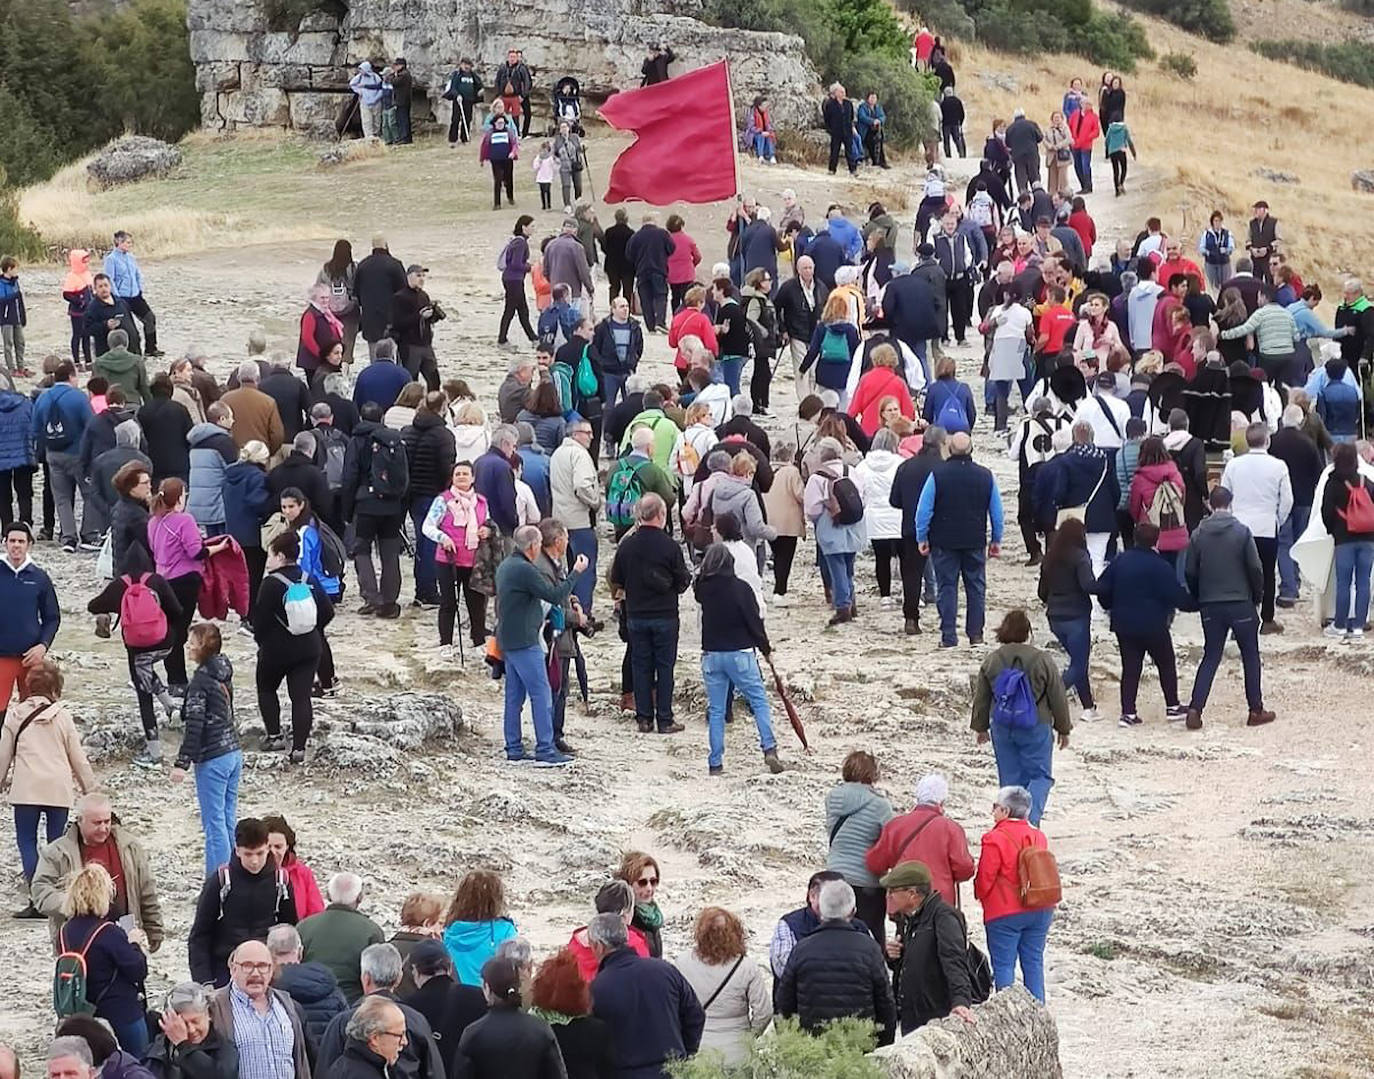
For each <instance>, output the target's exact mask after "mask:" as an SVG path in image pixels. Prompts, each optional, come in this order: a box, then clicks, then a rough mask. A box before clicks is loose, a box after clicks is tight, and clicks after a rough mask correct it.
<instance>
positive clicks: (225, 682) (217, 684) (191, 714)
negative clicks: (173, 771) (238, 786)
mask: <svg viewBox="0 0 1374 1079" xmlns="http://www.w3.org/2000/svg"><path fill="white" fill-rule="evenodd" d="M182 718H183V719H184V720H185V723H186V733H185V735H184V736H183V737H182V740H181V749H180V750H178V751H177V763H176V766H177V767H178V768H189V767H190V766H191V765H193V764H204V763H205V762H206V761H209V760H214V759H215V758H216V757H223V756H224V755H225V754H228V753H233V752H234V751H235V750H236V749H238V748H239V735H238V730H237V729H236V728H235V725H234V665H233V664H232V663H230V662H229V657H228V656H225V655H217V656H211V657H210V658H209V659H207V660H206V661H205V662H204V663H202V664H201V665H200V666H199V667H198V668H196V673H195V674H193V675H192V676H191V682H190V684H189V685H188V686H187V687H186V697H185V700H184V703H183V704H182Z"/></svg>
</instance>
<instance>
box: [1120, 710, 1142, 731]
mask: <svg viewBox="0 0 1374 1079" xmlns="http://www.w3.org/2000/svg"><path fill="white" fill-rule="evenodd" d="M1142 722H1144V721H1143V720H1142V719H1141V718H1140V717H1139V716H1138V715H1136V714H1135V713H1134V712H1130V713H1127V714H1125V715H1123V716H1122V717H1121V718H1120V719H1119V720H1117V725H1118V726H1121V727H1139V726H1140V724H1141V723H1142Z"/></svg>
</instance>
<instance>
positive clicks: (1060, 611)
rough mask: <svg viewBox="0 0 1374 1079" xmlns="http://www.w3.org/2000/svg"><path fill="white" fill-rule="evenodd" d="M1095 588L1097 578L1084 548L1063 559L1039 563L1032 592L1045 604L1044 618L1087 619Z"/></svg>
mask: <svg viewBox="0 0 1374 1079" xmlns="http://www.w3.org/2000/svg"><path fill="white" fill-rule="evenodd" d="M1096 591H1097V579H1096V578H1095V577H1093V564H1092V559H1091V558H1090V557H1089V556H1088V551H1087V548H1086V547H1085V548H1081V549H1079V550H1077V551H1074V552H1072V556H1071V557H1070V558H1069V560H1068V561H1067V562H1060V563H1058V564H1054V565H1051V564H1050V563H1049V562H1048V561H1046V562H1042V563H1041V564H1040V584H1039V586H1038V587H1037V589H1036V593H1037V594H1038V595H1039V596H1040V599H1041V602H1043V603H1044V604H1045V617H1046V618H1087V617H1088V615H1090V614H1091V613H1092V609H1093V594H1094V593H1095V592H1096Z"/></svg>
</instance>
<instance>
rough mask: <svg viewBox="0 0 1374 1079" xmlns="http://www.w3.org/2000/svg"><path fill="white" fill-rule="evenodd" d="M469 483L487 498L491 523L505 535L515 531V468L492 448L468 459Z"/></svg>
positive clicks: (517, 521)
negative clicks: (471, 482) (470, 476)
mask: <svg viewBox="0 0 1374 1079" xmlns="http://www.w3.org/2000/svg"><path fill="white" fill-rule="evenodd" d="M472 479H473V486H474V487H475V488H476V489H477V493H478V494H479V495H481V496H482V497H483V498H485V499H486V500H487V512H489V513H490V514H491V519H492V522H493V523H494V524H495V525H496V527H497V528H499V529H500V530H501V531H502V532H504V533H505V534H506V535H507V536H509V535H510V534H511V533H513V532H514V531H515V526H516V525H517V524H519V518H518V517H517V516H516V512H515V469H513V468H511V466H510V462H509V461H508V460H506V458H505V457H503V456H502V455H501V453H500V452H499V451H498V450H496V449H495V448H492V449H489V450H487V452H486V453H484V454H482V456H481V457H479V458H477V460H475V461H473V462H472Z"/></svg>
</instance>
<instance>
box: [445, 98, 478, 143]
mask: <svg viewBox="0 0 1374 1079" xmlns="http://www.w3.org/2000/svg"><path fill="white" fill-rule="evenodd" d="M471 134H472V102H471V101H469V100H467V98H462V97H460V98H459V99H458V100H457V101H455V102H454V103H453V115H452V116H451V117H450V118H449V121H448V141H449V142H450V143H455V142H467V141H468V138H469V137H470V136H471Z"/></svg>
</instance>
